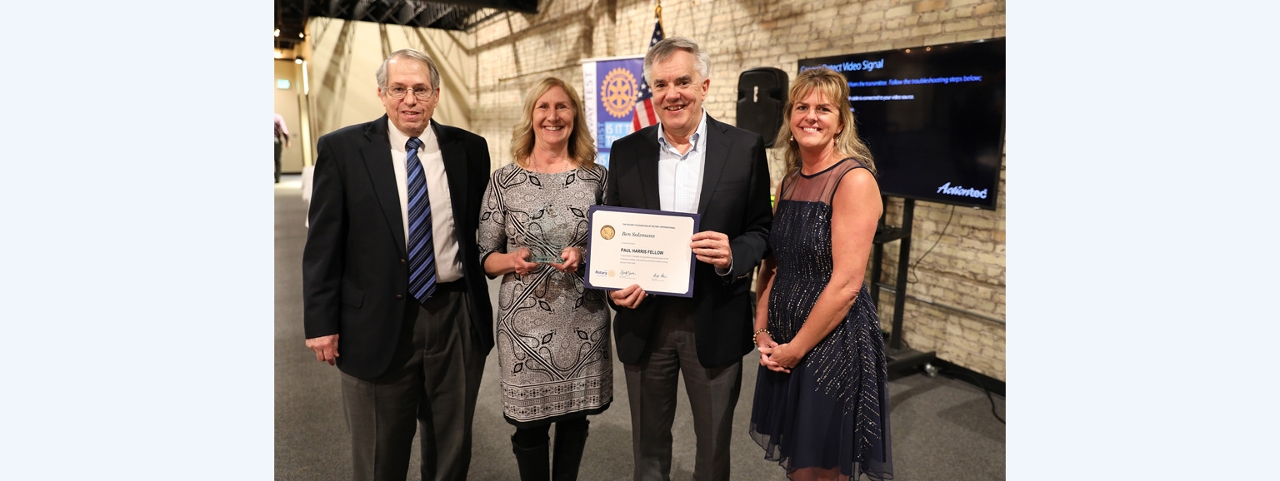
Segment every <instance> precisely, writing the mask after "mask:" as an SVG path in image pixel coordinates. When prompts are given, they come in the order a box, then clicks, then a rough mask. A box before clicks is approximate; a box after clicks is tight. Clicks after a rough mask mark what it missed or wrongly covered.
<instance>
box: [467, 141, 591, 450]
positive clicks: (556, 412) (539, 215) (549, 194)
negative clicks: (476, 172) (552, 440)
mask: <svg viewBox="0 0 1280 481" xmlns="http://www.w3.org/2000/svg"><path fill="white" fill-rule="evenodd" d="M607 175H608V172H607V171H606V170H605V168H604V167H603V166H600V165H592V166H591V167H587V168H577V169H574V170H570V171H567V172H559V173H554V174H542V173H535V172H530V171H528V170H525V169H523V168H521V167H520V166H518V165H516V164H514V163H512V164H508V165H506V166H504V167H502V168H500V169H498V170H496V171H494V173H493V175H492V177H491V178H490V180H489V186H488V188H487V189H486V190H485V194H484V205H483V206H482V208H481V214H480V232H479V239H478V241H479V243H480V259H481V261H482V262H483V261H484V259H485V258H486V257H488V256H489V254H493V253H495V252H502V253H508V252H514V251H516V250H517V249H519V248H521V247H528V248H530V250H531V251H532V250H537V248H539V247H545V248H546V249H544V250H546V251H548V252H553V253H554V254H555V255H558V254H559V252H560V250H562V249H563V248H564V247H567V246H568V245H573V246H577V247H580V248H584V249H585V247H586V244H587V234H588V232H587V208H588V206H590V205H592V204H600V203H602V201H603V198H604V188H605V179H606V176H607ZM561 244H564V245H561ZM553 245H554V247H552V246H553ZM557 262H558V261H557ZM498 311H499V314H498V322H497V326H496V331H497V332H496V335H495V341H496V345H497V349H498V366H499V368H500V369H501V371H502V413H503V417H505V418H506V419H507V421H508V422H510V423H511V424H514V425H516V426H536V425H542V424H547V423H551V422H555V421H559V420H562V419H567V418H572V417H581V416H585V415H587V414H598V413H600V412H603V411H604V410H605V409H608V408H609V403H610V402H612V401H613V363H612V359H613V357H612V356H611V355H610V353H609V308H608V303H607V302H606V301H605V298H604V293H603V292H601V291H599V290H595V289H584V288H583V281H582V270H581V269H579V270H578V271H577V272H575V273H572V274H564V273H561V272H560V271H557V270H556V269H555V268H553V267H551V266H549V265H546V264H543V265H542V266H540V267H538V268H537V269H535V270H534V271H533V272H530V273H529V274H527V275H523V276H521V275H517V274H515V273H509V274H506V275H504V276H503V277H502V286H501V288H500V290H499V294H498Z"/></svg>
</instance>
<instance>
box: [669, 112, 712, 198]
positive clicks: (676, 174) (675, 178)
mask: <svg viewBox="0 0 1280 481" xmlns="http://www.w3.org/2000/svg"><path fill="white" fill-rule="evenodd" d="M689 143H691V144H693V145H692V147H690V148H689V151H688V152H685V153H683V154H681V153H680V151H678V150H676V148H675V146H674V145H671V143H670V142H667V133H666V132H664V131H663V130H662V124H661V123H659V124H658V199H659V201H660V202H661V206H662V210H665V211H671V212H684V213H687V214H696V213H698V200H699V199H700V197H701V196H702V166H703V164H704V163H705V160H706V155H705V153H706V151H707V111H706V109H703V111H702V117H701V118H700V119H699V120H698V128H697V130H695V131H694V132H693V136H692V137H690V138H689Z"/></svg>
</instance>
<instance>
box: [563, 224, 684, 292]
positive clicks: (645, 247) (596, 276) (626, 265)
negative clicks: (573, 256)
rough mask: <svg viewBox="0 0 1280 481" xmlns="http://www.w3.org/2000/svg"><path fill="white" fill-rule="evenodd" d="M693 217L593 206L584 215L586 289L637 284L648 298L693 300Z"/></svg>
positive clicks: (617, 287) (616, 287) (613, 287)
mask: <svg viewBox="0 0 1280 481" xmlns="http://www.w3.org/2000/svg"><path fill="white" fill-rule="evenodd" d="M699 219H700V218H699V217H698V214H686V213H684V212H666V211H660V210H647V209H631V208H626V207H609V206H603V205H593V206H591V207H590V209H588V210H587V226H588V229H590V232H591V236H590V237H588V238H587V259H586V269H585V271H586V272H585V275H584V278H585V280H586V285H587V287H590V288H594V289H622V288H625V287H629V286H631V285H632V284H638V285H640V287H641V288H642V289H644V290H645V292H648V293H650V294H666V295H671V296H678V297H693V267H694V262H695V261H696V259H695V258H694V256H693V249H690V248H689V243H690V242H691V238H692V237H693V234H694V233H695V232H698V221H699Z"/></svg>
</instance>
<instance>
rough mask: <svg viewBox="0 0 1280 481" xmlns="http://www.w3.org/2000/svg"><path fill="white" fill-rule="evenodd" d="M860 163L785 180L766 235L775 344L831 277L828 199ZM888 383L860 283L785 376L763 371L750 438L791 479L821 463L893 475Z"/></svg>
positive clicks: (855, 474)
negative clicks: (840, 315) (772, 266)
mask: <svg viewBox="0 0 1280 481" xmlns="http://www.w3.org/2000/svg"><path fill="white" fill-rule="evenodd" d="M860 168H864V167H863V166H862V164H860V163H858V161H857V160H855V159H845V160H842V161H840V162H838V163H836V164H835V165H833V166H831V167H830V168H828V169H826V170H824V171H822V172H819V173H817V174H814V175H809V176H806V175H803V174H799V173H797V174H796V175H795V176H793V177H789V178H787V179H786V180H784V181H783V186H782V197H781V200H780V201H779V202H778V208H777V211H776V212H775V213H774V218H773V229H772V231H771V232H770V233H769V247H770V248H772V249H773V255H774V258H775V259H776V260H777V263H778V270H777V273H776V275H775V277H774V279H773V288H772V289H771V290H770V291H769V320H768V329H769V333H770V336H771V337H772V338H773V340H774V342H777V343H778V344H783V343H787V342H790V341H791V339H792V338H794V337H795V335H796V333H797V332H799V331H800V327H801V326H803V325H804V322H805V319H806V318H808V317H809V312H810V311H811V310H813V306H814V304H815V303H816V302H817V300H818V295H819V294H821V293H822V290H823V289H825V288H826V286H827V283H828V282H830V281H831V272H832V270H833V268H834V264H833V262H832V259H831V242H832V239H831V199H832V198H833V197H834V195H835V190H836V187H837V186H838V185H839V184H840V179H842V178H843V177H844V175H845V174H847V173H849V172H850V171H852V170H854V169H860ZM887 381H888V373H887V371H886V364H885V356H884V337H883V335H882V334H881V332H880V320H879V318H878V317H877V316H876V310H875V305H874V304H873V303H872V300H871V294H870V293H869V292H868V290H867V286H866V284H865V283H864V284H863V285H862V289H861V291H860V292H859V293H858V297H857V300H856V301H854V304H853V307H852V308H850V309H849V312H848V314H846V315H845V317H844V319H843V320H841V321H840V323H839V324H838V325H837V326H836V328H835V329H834V330H833V331H831V333H830V334H828V335H827V337H825V338H823V339H822V341H819V342H818V345H817V346H814V348H813V350H811V351H809V353H808V354H806V355H805V357H804V358H803V359H801V360H800V363H799V364H797V365H796V366H795V367H794V368H792V369H791V372H790V373H781V372H774V371H770V370H768V369H766V368H765V367H764V366H761V367H760V371H759V374H758V375H757V377H756V392H755V401H754V404H753V406H752V410H751V431H750V433H751V437H752V439H755V441H756V442H757V443H758V444H760V446H761V447H764V448H765V459H768V460H770V461H777V462H778V464H780V465H782V466H783V467H784V468H786V469H787V473H788V475H791V474H793V473H795V471H797V470H801V469H805V468H817V469H819V470H838V472H839V473H840V474H841V479H849V478H851V479H858V478H859V476H861V474H862V473H865V474H866V475H867V477H869V478H871V479H877V480H879V479H892V478H893V463H892V461H891V456H890V451H889V391H888V384H887ZM845 477H848V478H845Z"/></svg>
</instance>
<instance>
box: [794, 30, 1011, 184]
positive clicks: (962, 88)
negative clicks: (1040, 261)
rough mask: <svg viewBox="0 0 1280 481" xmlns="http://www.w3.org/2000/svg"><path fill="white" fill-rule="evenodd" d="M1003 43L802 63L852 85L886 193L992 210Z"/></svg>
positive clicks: (858, 118) (857, 117)
mask: <svg viewBox="0 0 1280 481" xmlns="http://www.w3.org/2000/svg"><path fill="white" fill-rule="evenodd" d="M1004 44H1005V41H1004V39H994V40H980V41H976V42H963V43H952V44H946V45H931V46H928V47H913V48H909V49H900V50H886V51H883V52H871V53H860V54H851V55H837V56H833V57H822V58H811V59H803V60H800V61H799V67H800V71H804V70H806V69H809V68H814V67H817V66H820V65H825V66H827V67H830V68H832V69H833V70H835V71H836V72H840V73H841V74H843V75H844V76H845V78H846V79H848V81H849V101H850V104H851V105H852V107H853V116H854V122H855V123H856V125H857V128H858V134H859V136H861V137H862V140H863V141H864V142H866V143H867V147H869V148H870V149H871V154H872V155H873V156H874V157H875V163H876V169H877V170H878V171H879V176H878V179H879V182H880V192H881V193H882V194H885V195H892V196H900V197H908V198H913V199H918V200H925V201H932V202H941V203H945V204H955V205H962V206H973V207H980V208H983V209H995V208H996V198H997V196H998V195H999V192H998V187H999V185H1000V159H1001V152H1002V150H1003V144H1004V105H1005V104H1004V83H1005V61H1004V56H1005V53H1004V52H1005V50H1004V47H1005V45H1004Z"/></svg>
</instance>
